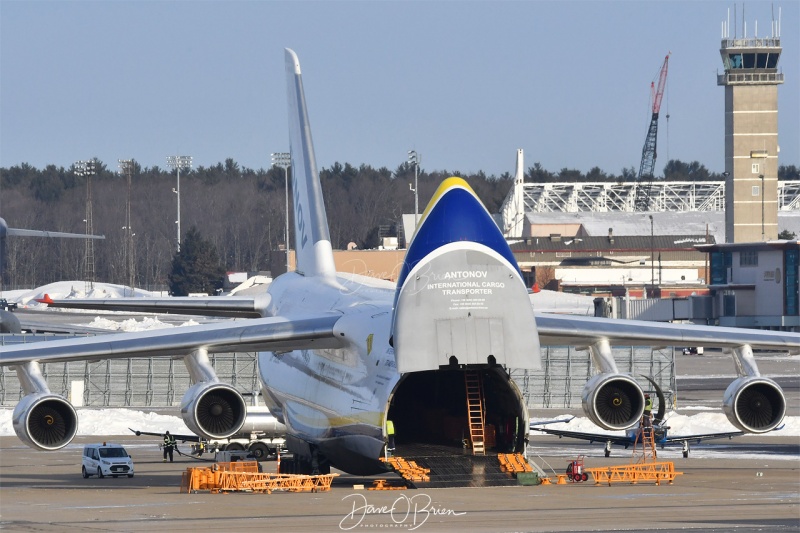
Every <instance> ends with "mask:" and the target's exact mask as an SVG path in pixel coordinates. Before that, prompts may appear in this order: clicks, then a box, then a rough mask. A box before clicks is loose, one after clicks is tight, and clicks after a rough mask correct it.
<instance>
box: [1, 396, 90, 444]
mask: <svg viewBox="0 0 800 533" xmlns="http://www.w3.org/2000/svg"><path fill="white" fill-rule="evenodd" d="M12 420H13V425H14V432H15V433H16V434H17V437H19V439H20V440H21V441H22V442H24V443H25V444H27V445H28V446H30V447H31V448H36V449H39V450H45V451H52V450H58V449H61V448H63V447H64V446H66V445H67V444H69V443H70V442H71V441H72V439H73V438H74V437H75V434H76V433H77V432H78V415H77V413H76V412H75V408H73V407H72V405H71V404H70V403H69V402H68V401H67V400H65V399H64V398H62V397H61V396H58V395H55V394H51V393H37V394H28V395H26V396H24V397H23V398H22V400H21V401H20V402H19V403H18V404H17V406H16V407H15V408H14V414H13V419H12Z"/></svg>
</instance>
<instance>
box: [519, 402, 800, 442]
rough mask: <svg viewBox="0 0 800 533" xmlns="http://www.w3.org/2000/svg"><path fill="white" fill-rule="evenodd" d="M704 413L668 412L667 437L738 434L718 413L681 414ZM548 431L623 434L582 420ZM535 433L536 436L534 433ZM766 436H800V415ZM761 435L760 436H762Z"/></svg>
mask: <svg viewBox="0 0 800 533" xmlns="http://www.w3.org/2000/svg"><path fill="white" fill-rule="evenodd" d="M699 409H702V410H703V411H704V412H700V413H697V414H692V415H688V414H679V413H677V412H675V411H670V412H668V413H667V414H666V416H665V418H666V422H665V423H666V425H667V426H669V434H670V435H692V434H698V433H724V432H727V431H738V428H736V427H735V426H734V425H733V424H731V423H730V422H729V421H728V419H727V417H726V416H725V414H724V413H722V412H720V410H714V411H713V412H709V411H707V409H708V408H692V407H686V408H684V411H690V410H699ZM569 417H570V415H567V414H564V415H560V416H553V417H547V418H531V422H539V421H543V420H552V419H560V418H569ZM547 428H548V429H559V430H566V431H579V432H584V433H602V434H604V435H624V434H625V432H624V431H606V430H604V429H602V428H600V427H598V426H596V425H595V424H594V423H593V422H592V421H591V420H589V419H588V418H584V417H577V418H573V419H572V420H571V421H570V422H559V423H557V424H547ZM537 434H538V433H537ZM768 435H775V436H781V437H798V436H800V416H787V417H786V418H785V419H784V421H783V428H782V429H780V430H776V431H774V432H772V433H769V434H768ZM762 436H763V435H762Z"/></svg>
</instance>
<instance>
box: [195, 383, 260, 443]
mask: <svg viewBox="0 0 800 533" xmlns="http://www.w3.org/2000/svg"><path fill="white" fill-rule="evenodd" d="M246 415H247V405H246V404H245V401H244V398H242V395H241V394H239V392H238V391H236V389H234V388H233V387H231V386H230V385H226V384H224V383H219V382H202V383H197V384H195V385H193V386H192V387H190V388H189V390H187V391H186V394H184V396H183V402H182V405H181V416H182V417H183V421H184V422H185V423H186V426H187V427H188V428H189V429H191V430H192V431H193V432H195V433H197V434H198V435H202V436H204V437H207V438H210V439H225V438H228V437H230V436H232V435H235V434H236V433H238V432H239V430H240V429H241V428H242V426H243V425H244V421H245V417H246Z"/></svg>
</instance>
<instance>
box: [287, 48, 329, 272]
mask: <svg viewBox="0 0 800 533" xmlns="http://www.w3.org/2000/svg"><path fill="white" fill-rule="evenodd" d="M286 83H287V91H288V97H289V141H290V146H291V154H292V197H293V205H294V248H295V254H296V257H297V272H298V273H299V274H302V275H304V276H321V277H326V278H333V277H335V275H336V267H335V265H334V262H333V251H332V248H331V237H330V232H329V230H328V218H327V216H326V214H325V202H324V201H323V198H322V187H321V185H320V181H319V173H318V172H317V162H316V159H315V157H314V143H313V141H312V139H311V126H310V124H309V121H308V110H307V109H306V98H305V95H304V93H303V78H302V75H301V73H300V61H299V60H298V59H297V54H295V53H294V51H293V50H290V49H288V48H287V49H286Z"/></svg>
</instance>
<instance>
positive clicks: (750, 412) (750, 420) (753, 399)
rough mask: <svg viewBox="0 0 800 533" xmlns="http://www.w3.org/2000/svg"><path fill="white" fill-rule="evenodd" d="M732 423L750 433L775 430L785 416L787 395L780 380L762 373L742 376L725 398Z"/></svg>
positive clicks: (723, 404)
mask: <svg viewBox="0 0 800 533" xmlns="http://www.w3.org/2000/svg"><path fill="white" fill-rule="evenodd" d="M722 402H723V403H722V408H723V410H724V411H725V416H727V417H728V420H730V422H731V424H733V425H734V426H736V427H737V428H739V429H741V430H742V431H746V432H748V433H766V432H767V431H772V430H773V429H775V428H776V427H778V425H779V424H780V423H781V422H782V421H783V417H784V415H786V397H785V396H784V395H783V391H782V390H781V388H780V387H779V386H778V384H777V383H775V382H774V381H772V380H771V379H769V378H763V377H760V376H744V377H740V378H739V379H737V380H736V381H734V382H733V383H731V384H730V385H728V388H727V389H726V390H725V396H724V398H723V400H722Z"/></svg>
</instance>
